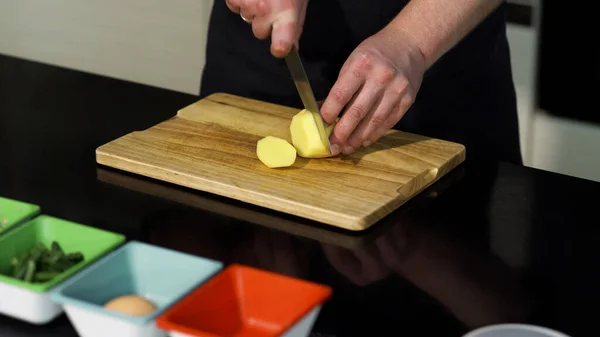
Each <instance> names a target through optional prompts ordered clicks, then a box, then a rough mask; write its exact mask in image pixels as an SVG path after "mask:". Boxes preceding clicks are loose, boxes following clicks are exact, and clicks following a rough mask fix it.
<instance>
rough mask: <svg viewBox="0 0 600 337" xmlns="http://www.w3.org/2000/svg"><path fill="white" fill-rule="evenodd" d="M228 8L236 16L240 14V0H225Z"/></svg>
mask: <svg viewBox="0 0 600 337" xmlns="http://www.w3.org/2000/svg"><path fill="white" fill-rule="evenodd" d="M225 4H226V5H227V8H229V10H231V11H232V12H234V13H235V14H240V0H225Z"/></svg>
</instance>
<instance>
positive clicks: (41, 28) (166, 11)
mask: <svg viewBox="0 0 600 337" xmlns="http://www.w3.org/2000/svg"><path fill="white" fill-rule="evenodd" d="M211 6H212V0H169V1H165V0H127V1H122V0H47V1H43V0H27V1H19V0H5V1H0V53H2V54H6V55H11V56H16V57H21V58H25V59H30V60H35V61H39V62H44V63H49V64H52V65H58V66H63V67H67V68H72V69H77V70H82V71H87V72H90V73H95V74H101V75H105V76H110V77H115V78H119V79H124V80H129V81H133V82H137V83H142V84H147V85H151V86H156V87H160V88H166V89H171V90H176V91H182V92H185V93H190V94H198V92H199V87H200V78H201V73H202V67H203V65H204V51H205V45H206V33H207V23H208V18H209V14H210V8H211Z"/></svg>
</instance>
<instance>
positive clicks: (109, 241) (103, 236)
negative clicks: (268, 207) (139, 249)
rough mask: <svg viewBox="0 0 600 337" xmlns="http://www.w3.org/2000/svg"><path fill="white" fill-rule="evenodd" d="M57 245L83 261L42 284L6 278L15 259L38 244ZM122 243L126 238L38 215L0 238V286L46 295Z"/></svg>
mask: <svg viewBox="0 0 600 337" xmlns="http://www.w3.org/2000/svg"><path fill="white" fill-rule="evenodd" d="M52 241H57V242H58V243H59V244H60V245H61V247H62V249H63V250H64V251H65V253H72V252H80V253H82V254H83V256H84V260H83V261H82V262H80V263H78V264H77V265H75V266H73V267H71V268H69V269H68V270H67V271H65V272H63V273H62V274H60V275H58V276H57V277H55V278H53V279H52V280H50V281H48V282H45V283H29V282H24V281H21V280H17V279H15V278H13V277H10V276H7V274H9V272H10V261H11V259H12V258H13V257H14V256H17V255H20V254H23V253H24V252H26V251H28V250H29V249H31V248H33V247H34V245H35V244H36V243H37V242H41V243H43V244H44V245H46V246H47V247H50V245H51V244H52ZM124 241H125V236H123V235H120V234H116V233H112V232H107V231H104V230H101V229H97V228H94V227H89V226H85V225H81V224H77V223H73V222H69V221H65V220H61V219H58V218H54V217H50V216H47V215H40V216H38V217H36V218H34V219H32V220H30V221H28V222H26V223H24V224H23V225H22V226H19V227H17V228H15V229H14V230H12V231H10V232H9V233H7V234H6V235H4V236H2V237H0V247H2V249H0V282H3V283H7V284H11V285H15V286H18V287H21V288H25V289H29V290H32V291H35V292H40V293H41V292H46V291H47V290H48V289H50V288H52V287H54V286H56V285H57V284H59V283H61V282H62V281H64V280H65V279H67V278H68V277H70V276H71V275H73V274H75V273H77V272H78V271H79V270H81V269H82V268H84V267H86V266H88V265H89V264H91V263H92V262H94V261H95V260H97V259H98V258H100V257H102V256H104V255H106V254H107V253H109V252H111V251H112V250H114V249H115V248H117V247H118V246H120V245H121V244H122V243H123V242H124Z"/></svg>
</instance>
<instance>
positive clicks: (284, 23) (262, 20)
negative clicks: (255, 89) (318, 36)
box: [225, 0, 308, 58]
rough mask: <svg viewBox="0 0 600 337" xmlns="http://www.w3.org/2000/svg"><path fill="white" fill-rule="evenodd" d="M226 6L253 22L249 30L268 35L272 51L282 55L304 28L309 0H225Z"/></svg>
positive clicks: (261, 37) (260, 35)
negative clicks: (281, 0) (298, 0)
mask: <svg viewBox="0 0 600 337" xmlns="http://www.w3.org/2000/svg"><path fill="white" fill-rule="evenodd" d="M225 2H226V4H227V7H228V8H229V9H230V10H231V11H232V12H234V13H236V14H239V15H240V16H241V17H242V19H244V20H245V21H246V22H248V23H250V24H252V33H253V34H254V36H256V37H257V38H258V39H260V40H264V39H266V38H268V37H271V40H272V41H271V54H273V56H275V57H278V58H282V57H285V56H287V55H288V54H289V52H290V50H291V48H292V46H293V45H296V46H297V45H298V39H299V37H300V34H301V32H302V29H303V23H304V17H305V15H306V7H307V4H308V1H301V2H300V5H298V4H296V3H295V2H293V1H292V2H287V1H285V2H276V1H272V0H226V1H225Z"/></svg>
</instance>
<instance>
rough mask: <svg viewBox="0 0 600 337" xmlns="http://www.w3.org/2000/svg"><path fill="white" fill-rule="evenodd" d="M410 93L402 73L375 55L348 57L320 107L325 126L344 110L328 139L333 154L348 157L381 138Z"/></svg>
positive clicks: (411, 96) (401, 112)
mask: <svg viewBox="0 0 600 337" xmlns="http://www.w3.org/2000/svg"><path fill="white" fill-rule="evenodd" d="M413 91H414V88H412V87H411V86H410V83H409V80H408V78H407V77H406V76H405V75H404V73H403V72H402V71H401V70H397V69H396V68H395V67H394V66H392V65H391V64H390V63H389V62H386V61H385V60H382V59H380V58H379V55H377V54H376V53H368V52H363V53H362V54H360V55H359V56H357V57H354V58H352V57H351V58H350V59H349V60H348V62H346V63H345V64H344V66H343V67H342V70H341V71H340V76H339V77H338V80H337V81H336V83H335V84H334V85H333V87H332V89H331V91H330V93H329V96H328V97H327V99H326V100H325V102H324V104H323V106H322V108H321V113H322V115H323V119H324V120H325V122H326V123H328V124H331V123H332V122H333V121H334V120H335V119H336V117H337V116H338V115H339V114H340V112H341V111H342V110H344V114H343V116H342V117H341V119H340V120H339V121H338V123H337V125H336V127H335V129H334V131H333V134H332V136H331V139H330V141H331V143H332V150H333V152H334V153H333V155H337V154H339V153H340V152H342V153H344V154H346V155H349V154H352V153H353V152H355V151H356V149H358V148H360V147H361V146H362V147H367V146H370V145H371V144H372V143H374V142H375V141H377V140H378V139H379V138H381V137H382V136H383V135H385V133H386V132H387V131H388V130H389V129H391V128H392V127H394V125H395V124H396V123H397V122H398V121H399V120H400V119H401V118H402V117H403V116H404V114H405V113H406V111H407V110H408V109H409V108H410V107H411V105H412V104H413V101H414V94H413Z"/></svg>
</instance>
